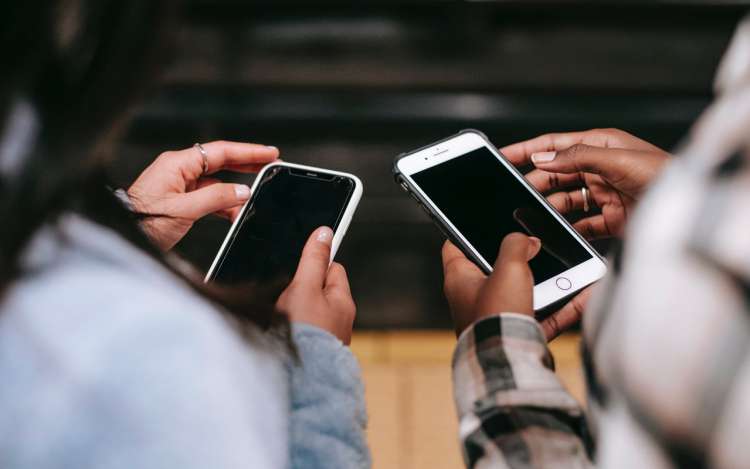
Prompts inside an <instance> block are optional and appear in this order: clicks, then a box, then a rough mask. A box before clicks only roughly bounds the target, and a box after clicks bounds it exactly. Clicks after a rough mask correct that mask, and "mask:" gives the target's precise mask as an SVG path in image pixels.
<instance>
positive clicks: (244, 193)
mask: <svg viewBox="0 0 750 469" xmlns="http://www.w3.org/2000/svg"><path fill="white" fill-rule="evenodd" d="M234 194H235V195H236V196H237V199H239V200H247V199H249V198H250V188H249V187H248V186H246V185H244V184H235V185H234Z"/></svg>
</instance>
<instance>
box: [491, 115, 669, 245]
mask: <svg viewBox="0 0 750 469" xmlns="http://www.w3.org/2000/svg"><path fill="white" fill-rule="evenodd" d="M500 151H501V152H502V153H503V154H504V155H505V156H506V157H507V158H508V160H509V161H510V162H511V163H512V164H514V165H515V166H519V167H523V166H527V165H529V164H533V165H534V166H535V168H534V169H533V170H531V171H530V172H528V173H527V174H526V179H527V180H528V181H529V182H530V183H531V184H532V185H533V186H534V187H535V188H536V189H537V190H538V191H539V192H540V193H542V194H544V195H545V196H546V197H547V200H548V201H549V202H550V203H551V204H552V205H553V206H554V207H555V208H556V209H557V210H558V211H559V212H560V213H562V214H563V215H567V214H570V213H572V212H577V211H581V210H583V207H584V201H583V194H582V192H581V190H580V189H581V188H582V187H588V188H589V190H590V191H591V192H590V193H591V198H592V199H593V202H594V204H595V205H596V206H597V207H599V208H600V210H601V213H598V212H597V213H595V214H593V215H591V216H587V217H584V218H582V219H580V220H579V221H577V222H575V223H574V224H573V227H574V228H575V229H576V230H577V231H578V232H580V233H581V234H582V235H584V236H585V237H586V238H588V239H599V238H609V237H615V236H622V234H623V231H624V227H625V224H626V222H627V220H628V217H629V215H630V213H631V212H632V210H633V208H634V206H635V204H636V202H637V201H638V199H639V198H640V196H641V195H642V194H643V192H644V191H645V189H646V188H647V187H648V185H649V184H650V183H651V181H653V180H654V178H656V176H657V175H658V174H659V173H660V172H661V170H662V168H663V167H664V165H665V164H666V163H667V161H669V159H670V155H669V153H667V152H665V151H664V150H662V149H660V148H658V147H656V146H654V145H652V144H650V143H648V142H646V141H644V140H641V139H639V138H637V137H635V136H633V135H630V134H629V133H627V132H623V131H621V130H617V129H595V130H588V131H585V132H571V133H559V134H547V135H542V136H541V137H537V138H534V139H532V140H528V141H525V142H521V143H516V144H514V145H510V146H508V147H505V148H502V149H501V150H500Z"/></svg>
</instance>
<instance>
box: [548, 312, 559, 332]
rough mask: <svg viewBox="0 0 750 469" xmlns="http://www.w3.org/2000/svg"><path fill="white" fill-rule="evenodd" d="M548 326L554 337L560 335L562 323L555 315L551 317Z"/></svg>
mask: <svg viewBox="0 0 750 469" xmlns="http://www.w3.org/2000/svg"><path fill="white" fill-rule="evenodd" d="M548 324H549V329H550V333H551V335H552V337H557V336H558V335H560V323H559V322H558V320H557V317H556V316H555V315H552V316H550V317H549V320H548Z"/></svg>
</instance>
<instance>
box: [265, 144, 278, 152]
mask: <svg viewBox="0 0 750 469" xmlns="http://www.w3.org/2000/svg"><path fill="white" fill-rule="evenodd" d="M266 148H268V149H269V150H273V151H279V149H278V148H277V147H274V146H272V145H266Z"/></svg>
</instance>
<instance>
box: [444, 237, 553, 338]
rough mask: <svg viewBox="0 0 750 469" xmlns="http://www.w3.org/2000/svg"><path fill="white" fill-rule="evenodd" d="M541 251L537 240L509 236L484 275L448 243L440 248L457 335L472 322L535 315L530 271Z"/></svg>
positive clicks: (447, 294)
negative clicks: (508, 314) (500, 316)
mask: <svg viewBox="0 0 750 469" xmlns="http://www.w3.org/2000/svg"><path fill="white" fill-rule="evenodd" d="M540 248H541V242H540V241H539V239H537V238H532V237H529V236H525V235H522V234H521V233H511V234H509V235H508V236H506V237H505V239H504V240H503V242H502V244H501V245H500V252H499V253H498V256H497V260H496V262H495V268H494V269H493V271H492V273H491V274H490V275H489V276H486V275H485V274H484V272H482V271H481V270H480V269H479V267H477V265H476V264H474V263H473V262H471V261H470V260H469V259H467V258H466V256H464V254H463V253H462V252H461V250H460V249H458V248H457V247H456V246H454V245H453V243H451V242H450V241H446V242H445V245H443V275H444V276H445V296H446V298H447V299H448V303H449V305H450V309H451V314H452V315H453V323H454V325H455V327H456V336H459V335H461V332H463V330H464V329H466V328H467V327H468V326H470V325H471V324H472V323H474V322H476V321H478V320H480V319H482V318H484V317H487V316H490V315H493V314H497V313H502V312H512V313H519V314H527V315H529V316H533V315H534V307H533V299H532V298H533V293H534V292H533V290H534V277H533V275H532V274H531V269H530V268H529V261H530V260H531V259H533V258H534V257H535V256H536V255H537V254H538V253H539V249H540Z"/></svg>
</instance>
